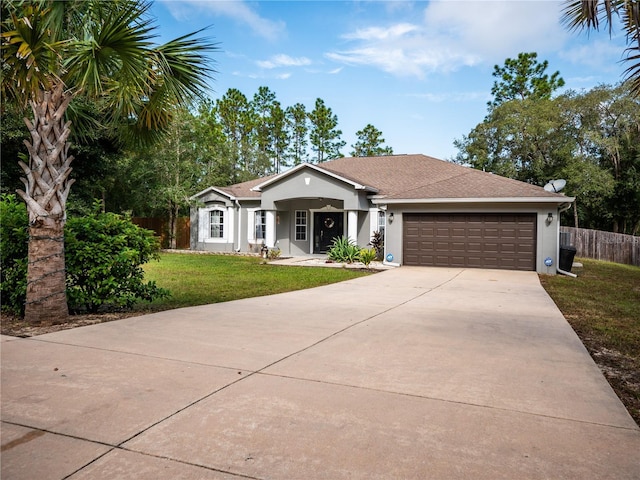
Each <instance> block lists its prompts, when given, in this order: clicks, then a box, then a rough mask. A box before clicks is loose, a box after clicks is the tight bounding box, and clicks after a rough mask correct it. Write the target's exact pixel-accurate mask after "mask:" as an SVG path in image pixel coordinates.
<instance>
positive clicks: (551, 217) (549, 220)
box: [547, 212, 553, 226]
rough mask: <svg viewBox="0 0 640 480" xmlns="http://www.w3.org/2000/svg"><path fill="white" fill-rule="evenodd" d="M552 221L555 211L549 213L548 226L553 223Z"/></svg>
mask: <svg viewBox="0 0 640 480" xmlns="http://www.w3.org/2000/svg"><path fill="white" fill-rule="evenodd" d="M551 222H553V213H551V212H549V215H547V226H549V225H551Z"/></svg>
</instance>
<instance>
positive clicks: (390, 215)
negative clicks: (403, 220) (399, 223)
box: [389, 212, 393, 223]
mask: <svg viewBox="0 0 640 480" xmlns="http://www.w3.org/2000/svg"><path fill="white" fill-rule="evenodd" d="M389 223H393V212H391V213H390V214H389Z"/></svg>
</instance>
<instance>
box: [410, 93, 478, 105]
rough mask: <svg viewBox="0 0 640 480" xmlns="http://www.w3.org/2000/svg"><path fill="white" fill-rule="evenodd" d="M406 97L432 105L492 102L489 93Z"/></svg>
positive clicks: (416, 94) (435, 94) (428, 94)
mask: <svg viewBox="0 0 640 480" xmlns="http://www.w3.org/2000/svg"><path fill="white" fill-rule="evenodd" d="M405 96H407V97H411V98H418V99H422V100H426V101H427V102H431V103H443V102H448V103H449V102H470V101H477V100H482V101H488V100H491V95H488V94H487V92H446V93H408V94H406V95H405Z"/></svg>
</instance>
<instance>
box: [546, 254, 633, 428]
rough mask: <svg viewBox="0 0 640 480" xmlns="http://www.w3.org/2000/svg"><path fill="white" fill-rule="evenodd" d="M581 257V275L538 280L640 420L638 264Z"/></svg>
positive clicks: (548, 277) (578, 271)
mask: <svg viewBox="0 0 640 480" xmlns="http://www.w3.org/2000/svg"><path fill="white" fill-rule="evenodd" d="M578 261H579V262H581V263H582V264H583V265H584V267H583V268H580V269H577V270H574V273H577V274H578V278H569V277H566V276H562V275H556V276H547V275H541V276H540V281H541V283H542V286H543V287H544V288H545V289H546V291H547V292H548V293H549V295H550V296H551V298H553V301H554V302H555V303H556V305H557V306H558V308H559V309H560V311H561V312H562V313H563V315H564V316H565V318H566V319H567V321H568V322H569V323H570V324H571V326H572V327H573V329H574V330H575V332H576V333H577V334H578V336H579V337H580V339H581V340H582V343H583V344H584V345H585V347H586V348H587V350H588V351H589V353H590V354H591V356H592V357H593V359H594V360H595V362H596V364H597V365H598V366H599V367H600V369H601V370H602V371H603V373H604V375H605V377H607V380H609V383H610V384H611V386H612V387H613V389H614V390H615V392H616V393H617V394H618V397H620V399H621V400H622V403H624V404H625V406H626V407H627V409H628V410H629V413H630V414H631V416H632V417H633V418H634V420H635V421H636V423H638V424H639V425H640V268H639V267H634V266H630V265H621V264H618V263H610V262H602V261H597V260H589V259H578Z"/></svg>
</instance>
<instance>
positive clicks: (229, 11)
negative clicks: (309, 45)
mask: <svg viewBox="0 0 640 480" xmlns="http://www.w3.org/2000/svg"><path fill="white" fill-rule="evenodd" d="M165 5H166V6H167V8H168V9H169V11H170V12H171V15H173V17H174V18H176V19H177V20H186V19H189V18H190V17H193V16H194V15H202V14H206V13H210V14H213V15H215V16H223V17H228V18H232V19H233V20H235V21H236V22H238V23H240V24H243V25H246V26H248V27H249V28H250V29H251V30H252V31H253V33H254V34H255V35H258V36H259V37H262V38H265V39H267V40H275V39H277V38H279V37H281V36H282V35H283V34H284V33H285V29H286V25H285V23H284V22H282V21H273V20H269V19H268V18H264V17H262V16H260V14H259V13H258V12H257V11H256V10H255V9H253V8H251V7H250V6H249V5H248V4H247V3H245V2H244V1H240V0H234V1H218V0H216V1H202V0H182V1H167V2H166V3H165Z"/></svg>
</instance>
